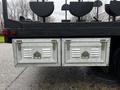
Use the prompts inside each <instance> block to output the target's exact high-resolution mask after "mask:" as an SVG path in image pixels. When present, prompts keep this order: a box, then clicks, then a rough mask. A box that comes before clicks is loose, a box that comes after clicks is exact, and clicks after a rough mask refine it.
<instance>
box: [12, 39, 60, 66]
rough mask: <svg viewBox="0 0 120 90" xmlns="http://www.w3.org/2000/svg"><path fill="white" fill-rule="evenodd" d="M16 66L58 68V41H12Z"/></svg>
mask: <svg viewBox="0 0 120 90" xmlns="http://www.w3.org/2000/svg"><path fill="white" fill-rule="evenodd" d="M13 50H14V58H15V64H16V65H38V66H60V65H61V61H60V56H61V55H60V54H61V53H60V40H59V39H14V40H13Z"/></svg>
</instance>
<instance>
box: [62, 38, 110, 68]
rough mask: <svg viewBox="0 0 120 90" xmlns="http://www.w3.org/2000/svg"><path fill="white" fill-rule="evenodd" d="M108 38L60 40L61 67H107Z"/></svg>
mask: <svg viewBox="0 0 120 90" xmlns="http://www.w3.org/2000/svg"><path fill="white" fill-rule="evenodd" d="M109 51H110V38H80V39H79V38H78V39H76V38H75V39H63V40H62V65H63V66H107V65H108V64H109Z"/></svg>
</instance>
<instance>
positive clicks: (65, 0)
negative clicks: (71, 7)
mask: <svg viewBox="0 0 120 90" xmlns="http://www.w3.org/2000/svg"><path fill="white" fill-rule="evenodd" d="M65 4H67V0H65ZM65 20H67V10H65Z"/></svg>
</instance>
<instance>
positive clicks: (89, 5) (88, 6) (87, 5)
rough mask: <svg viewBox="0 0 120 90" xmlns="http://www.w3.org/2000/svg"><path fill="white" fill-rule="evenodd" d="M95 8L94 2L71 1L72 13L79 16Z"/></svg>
mask: <svg viewBox="0 0 120 90" xmlns="http://www.w3.org/2000/svg"><path fill="white" fill-rule="evenodd" d="M92 9H93V2H70V13H71V14H72V15H74V16H77V17H82V16H84V15H86V14H88V13H89V12H90V11H91V10H92Z"/></svg>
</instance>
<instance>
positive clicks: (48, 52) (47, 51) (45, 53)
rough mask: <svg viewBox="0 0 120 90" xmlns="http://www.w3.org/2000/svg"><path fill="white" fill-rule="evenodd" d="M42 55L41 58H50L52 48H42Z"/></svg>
mask: <svg viewBox="0 0 120 90" xmlns="http://www.w3.org/2000/svg"><path fill="white" fill-rule="evenodd" d="M42 54H43V55H42V57H43V58H51V57H52V49H51V48H43V49H42Z"/></svg>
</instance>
